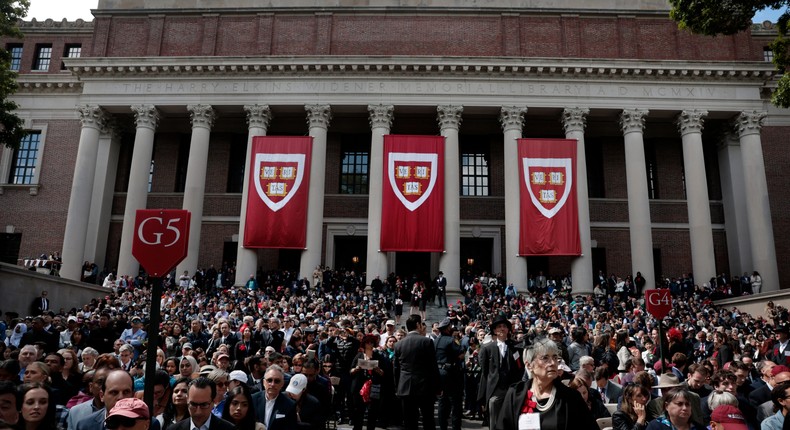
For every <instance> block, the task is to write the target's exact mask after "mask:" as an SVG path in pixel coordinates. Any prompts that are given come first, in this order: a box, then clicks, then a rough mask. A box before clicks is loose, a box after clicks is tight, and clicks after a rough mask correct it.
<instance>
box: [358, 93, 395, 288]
mask: <svg viewBox="0 0 790 430" xmlns="http://www.w3.org/2000/svg"><path fill="white" fill-rule="evenodd" d="M394 109H395V108H394V107H393V106H392V105H368V119H369V121H370V130H371V138H370V167H369V168H368V181H369V185H368V251H367V259H368V261H367V265H366V267H365V273H366V275H367V277H366V280H365V282H366V283H367V284H368V285H370V281H372V280H373V279H375V278H376V276H380V277H381V279H385V278H386V277H387V275H388V274H389V270H388V266H387V255H386V254H385V253H383V252H381V250H380V249H381V193H382V186H383V184H384V135H386V134H389V133H390V127H392V120H393V117H392V112H393V110H394Z"/></svg>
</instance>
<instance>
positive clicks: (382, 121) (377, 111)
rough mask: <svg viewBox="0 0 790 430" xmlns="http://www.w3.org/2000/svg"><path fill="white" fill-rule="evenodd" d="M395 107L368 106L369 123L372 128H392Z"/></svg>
mask: <svg viewBox="0 0 790 430" xmlns="http://www.w3.org/2000/svg"><path fill="white" fill-rule="evenodd" d="M394 111H395V106H393V105H383V104H382V105H368V121H369V122H370V128H371V129H373V128H386V129H389V128H390V127H392V120H393V112H394Z"/></svg>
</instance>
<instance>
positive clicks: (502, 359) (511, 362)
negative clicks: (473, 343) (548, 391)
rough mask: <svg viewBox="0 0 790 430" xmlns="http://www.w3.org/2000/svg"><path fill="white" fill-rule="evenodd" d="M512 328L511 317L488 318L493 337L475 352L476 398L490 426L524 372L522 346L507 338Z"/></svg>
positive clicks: (494, 421)
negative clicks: (513, 385)
mask: <svg viewBox="0 0 790 430" xmlns="http://www.w3.org/2000/svg"><path fill="white" fill-rule="evenodd" d="M512 329H513V324H512V323H511V322H510V320H508V319H507V318H505V317H504V316H503V315H499V316H497V317H496V318H495V319H494V320H493V321H492V322H491V335H492V337H495V338H496V339H495V340H494V341H492V342H489V343H488V344H486V345H484V346H483V347H482V349H481V350H480V354H479V355H478V362H479V363H480V386H479V388H478V391H477V401H478V402H480V403H481V404H482V405H483V407H484V408H485V410H486V412H487V413H488V416H489V429H493V428H494V426H496V423H497V421H498V417H497V415H498V414H499V413H500V410H502V409H503V408H502V402H503V401H504V398H505V393H506V392H507V390H508V387H510V385H511V384H513V383H515V382H517V381H518V380H520V379H521V377H522V375H523V374H524V361H523V357H522V350H521V349H520V348H518V347H517V346H516V344H515V342H513V341H512V340H511V339H510V332H511V331H512ZM555 346H556V345H555Z"/></svg>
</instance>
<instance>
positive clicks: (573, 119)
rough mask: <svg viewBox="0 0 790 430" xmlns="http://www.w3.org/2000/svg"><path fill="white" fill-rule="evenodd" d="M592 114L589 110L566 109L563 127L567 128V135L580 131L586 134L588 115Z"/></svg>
mask: <svg viewBox="0 0 790 430" xmlns="http://www.w3.org/2000/svg"><path fill="white" fill-rule="evenodd" d="M589 113H590V109H589V108H583V107H573V108H565V109H563V111H562V126H563V128H565V134H568V133H571V132H574V131H579V132H582V133H584V128H585V127H586V126H587V115H588V114H589Z"/></svg>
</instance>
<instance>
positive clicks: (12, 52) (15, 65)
mask: <svg viewBox="0 0 790 430" xmlns="http://www.w3.org/2000/svg"><path fill="white" fill-rule="evenodd" d="M6 49H7V50H8V55H9V56H11V70H16V71H19V70H20V69H21V67H22V45H21V44H13V45H8V48H6Z"/></svg>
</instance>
